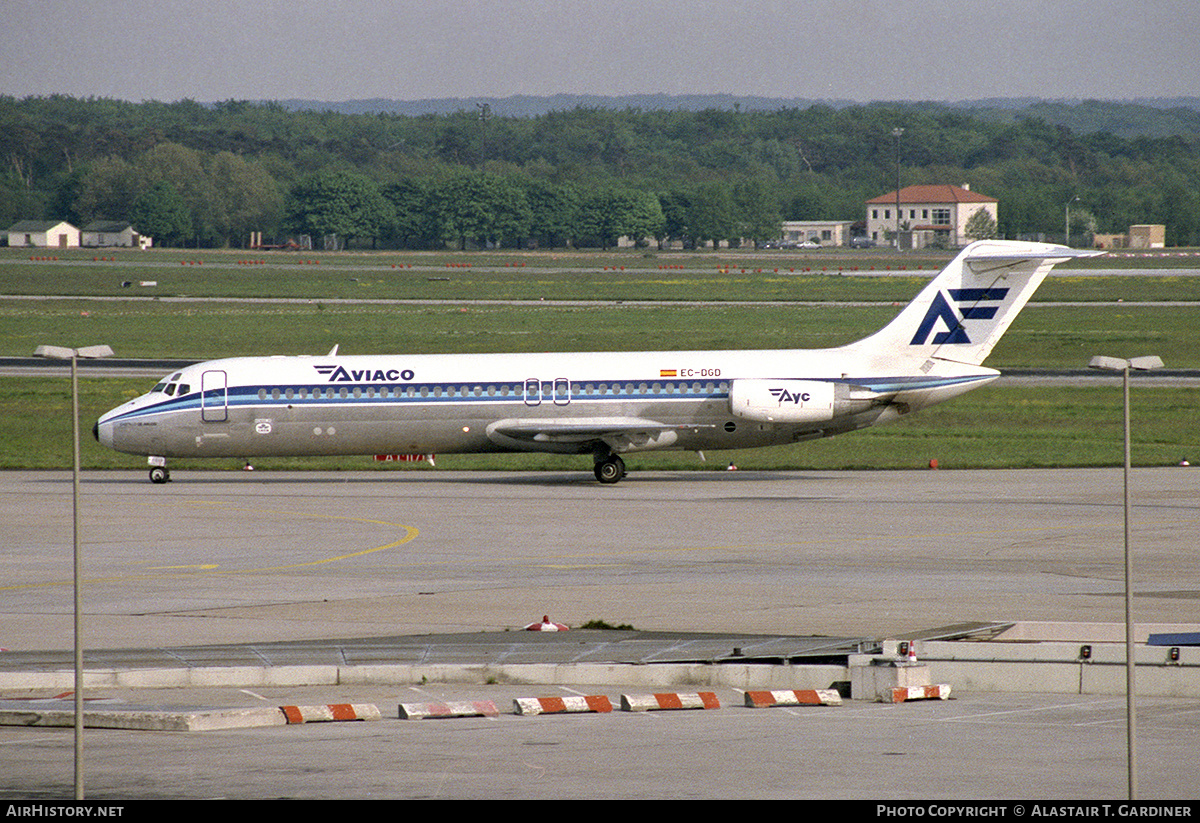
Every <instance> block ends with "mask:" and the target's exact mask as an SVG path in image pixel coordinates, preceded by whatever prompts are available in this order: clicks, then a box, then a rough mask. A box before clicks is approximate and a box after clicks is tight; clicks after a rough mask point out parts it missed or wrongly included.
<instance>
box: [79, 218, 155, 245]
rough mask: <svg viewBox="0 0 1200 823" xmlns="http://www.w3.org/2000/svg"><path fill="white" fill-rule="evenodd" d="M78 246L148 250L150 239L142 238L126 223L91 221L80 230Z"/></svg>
mask: <svg viewBox="0 0 1200 823" xmlns="http://www.w3.org/2000/svg"><path fill="white" fill-rule="evenodd" d="M79 242H80V245H83V246H88V247H90V248H95V247H101V246H123V247H126V248H132V247H134V246H136V247H138V248H143V249H145V248H149V246H150V238H149V237H143V236H142V235H140V234H138V232H137V231H135V230H134V228H133V226H132V225H131V224H129V223H127V222H120V221H106V220H93V221H92V222H91V223H88V224H87V225H86V226H84V227H83V228H82V229H80V241H79Z"/></svg>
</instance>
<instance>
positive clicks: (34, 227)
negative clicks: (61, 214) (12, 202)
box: [7, 220, 79, 249]
mask: <svg viewBox="0 0 1200 823" xmlns="http://www.w3.org/2000/svg"><path fill="white" fill-rule="evenodd" d="M7 234H8V245H10V246H14V247H20V246H29V247H33V248H42V249H72V248H78V247H79V229H77V228H75V227H74V226H72V225H71V224H70V223H68V222H67V221H65V220H22V221H21V222H19V223H13V224H12V225H11V226H9V227H8V230H7Z"/></svg>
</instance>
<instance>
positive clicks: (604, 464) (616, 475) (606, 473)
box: [596, 454, 625, 483]
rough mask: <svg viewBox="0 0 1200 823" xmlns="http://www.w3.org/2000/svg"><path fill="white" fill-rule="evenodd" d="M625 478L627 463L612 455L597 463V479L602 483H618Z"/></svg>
mask: <svg viewBox="0 0 1200 823" xmlns="http://www.w3.org/2000/svg"><path fill="white" fill-rule="evenodd" d="M624 476H625V461H624V460H622V459H621V458H620V457H618V456H617V455H615V454H614V455H612V456H610V457H608V458H606V459H604V460H600V461H598V462H597V463H596V479H597V480H599V481H600V482H601V483H616V482H617V481H618V480H620V479H621V478H622V477H624Z"/></svg>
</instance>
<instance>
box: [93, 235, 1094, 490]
mask: <svg viewBox="0 0 1200 823" xmlns="http://www.w3.org/2000/svg"><path fill="white" fill-rule="evenodd" d="M1090 254H1094V252H1080V251H1074V250H1072V249H1068V248H1066V247H1063V246H1053V245H1048V244H1041V243H1023V242H1011V241H980V242H977V243H973V244H971V245H970V246H968V247H967V248H965V249H964V250H963V251H962V252H961V253H960V254H959V255H958V256H957V257H956V258H955V259H954V260H953V261H951V262H950V263H949V264H948V265H947V266H946V268H945V269H943V270H942V271H941V272H940V273H939V274H938V275H937V277H935V278H934V279H933V280H932V281H930V282H929V283H928V284H927V285H926V287H925V288H924V289H923V290H922V291H921V293H920V294H919V295H917V297H916V298H915V299H914V300H913V302H912V303H910V304H909V305H908V306H907V307H905V308H904V309H903V310H902V311H901V312H900V314H899V315H898V316H897V317H896V318H895V319H894V320H893V321H892V322H891V323H889V324H888V325H887V326H885V327H884V328H883V329H881V330H880V331H879V332H876V333H875V334H873V335H871V336H870V337H867V338H864V339H862V340H859V341H857V342H854V343H850V344H848V345H845V346H840V347H837V348H829V349H807V350H805V349H778V350H754V351H669V352H620V353H599V352H591V353H547V354H487V355H476V354H471V355H465V354H463V355H451V354H446V355H380V356H348V357H341V356H337V354H336V349H335V350H334V351H333V352H330V354H329V355H327V356H324V357H318V356H302V357H236V358H230V359H227V360H213V361H208V362H205V363H197V364H195V365H192V366H188V367H186V368H184V369H180V370H179V371H177V372H175V373H173V374H171V375H170V376H168V377H166V378H164V379H163V380H162V381H161V382H159V383H158V384H157V385H156V386H155V387H154V388H153V389H152V390H151V391H150V392H149V393H147V394H145V395H142V396H141V397H138V398H136V399H134V400H131V401H129V402H128V403H125V404H124V405H121V406H119V407H117V408H115V409H113V410H111V411H109V412H107V413H106V414H104V415H103V416H101V418H100V419H99V421H97V423H96V426H95V429H94V431H95V434H96V437H97V439H98V440H99V441H100V442H101V443H102V444H104V445H105V446H109V447H111V448H113V449H116V450H117V451H122V452H128V453H131V454H140V455H146V456H147V457H148V458H149V461H150V464H151V466H152V468H151V471H150V477H151V479H152V480H154V481H155V482H163V481H165V480H167V479H168V478H169V474H168V470H167V465H166V461H167V459H168V458H186V457H238V458H249V457H257V456H266V455H279V456H288V455H294V456H296V455H354V454H396V453H400V454H434V453H443V454H444V453H466V452H522V451H527V452H554V453H561V454H581V455H582V454H589V455H592V458H593V461H594V472H595V475H596V478H597V479H598V480H599V481H600V482H602V483H615V482H617V481H618V480H620V479H621V477H623V476H624V474H625V464H624V461H623V460H622V458H621V455H622V454H626V453H629V452H637V451H648V450H652V449H673V450H690V451H701V452H703V451H710V450H716V449H742V448H752V447H762V446H774V445H782V444H787V443H794V442H797V441H801V440H809V439H813V438H818V437H829V436H832V435H835V434H841V433H843V432H849V431H853V430H855V429H861V428H865V427H867V426H873V425H877V424H879V423H886V422H888V421H891V420H895V419H897V418H899V417H901V416H902V415H905V414H908V413H910V412H913V411H917V410H919V409H922V408H925V407H926V406H931V405H934V404H936V403H941V402H944V401H946V400H949V399H950V398H952V397H956V396H957V395H959V394H962V393H963V392H966V391H969V390H970V389H973V388H976V387H978V386H981V385H983V384H985V383H987V382H990V381H991V380H993V379H995V378H996V377H997V376H998V374H999V372H997V371H995V370H994V369H989V368H986V367H983V366H982V365H980V364H981V363H982V362H983V360H984V359H985V358H986V357H987V356H988V354H989V353H990V352H991V350H992V348H993V347H994V346H995V344H996V342H997V341H998V340H999V339H1000V337H1001V335H1003V333H1004V331H1005V330H1006V329H1007V328H1008V326H1009V325H1010V324H1011V323H1012V321H1013V319H1014V318H1015V317H1016V315H1017V313H1018V312H1019V311H1020V310H1021V308H1022V307H1024V305H1025V304H1026V302H1027V301H1028V300H1029V298H1030V296H1031V295H1032V294H1033V292H1034V290H1035V289H1037V287H1038V285H1039V284H1040V283H1041V281H1042V279H1043V278H1044V277H1045V275H1046V274H1047V273H1048V272H1049V270H1050V269H1051V268H1052V267H1053V265H1054V264H1055V263H1059V262H1062V261H1063V260H1066V259H1069V258H1072V257H1079V256H1085V255H1090Z"/></svg>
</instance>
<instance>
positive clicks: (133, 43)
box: [0, 0, 1200, 102]
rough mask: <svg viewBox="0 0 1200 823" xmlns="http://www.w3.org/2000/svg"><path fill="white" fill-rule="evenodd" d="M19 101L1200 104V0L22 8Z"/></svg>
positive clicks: (16, 50)
mask: <svg viewBox="0 0 1200 823" xmlns="http://www.w3.org/2000/svg"><path fill="white" fill-rule="evenodd" d="M0 22H2V23H3V26H4V33H3V35H0V94H9V95H14V96H17V97H24V96H27V95H48V94H56V93H57V94H68V95H73V96H77V97H87V96H96V97H115V98H120V99H125V100H133V101H140V100H151V99H153V100H163V101H174V100H180V99H183V98H191V99H194V100H199V101H205V102H207V101H213V100H226V99H231V98H233V99H254V100H257V99H287V98H307V99H316V100H325V101H340V100H351V99H364V98H374V97H386V98H395V99H400V100H419V99H424V98H439V97H507V96H510V95H516V94H528V95H549V94H557V93H569V94H602V95H621V94H640V93H659V92H661V93H667V94H706V93H728V94H735V95H763V96H778V97H805V98H837V99H850V100H856V101H863V102H865V101H871V100H964V99H975V98H981V97H1024V96H1034V97H1045V98H1052V99H1055V98H1074V97H1093V98H1100V99H1115V100H1122V99H1130V98H1134V97H1174V96H1200V0H1141V1H1140V2H1126V0H1063V1H1062V2H1058V1H1057V0H991V1H990V2H982V1H981V0H980V1H977V0H959V2H949V0H945V1H940V0H792V2H772V1H771V0H745V1H744V2H738V0H691V2H688V1H687V0H637V1H636V2H619V1H618V0H559V1H558V2H553V0H495V1H494V2H487V1H486V0H450V1H449V2H448V1H447V0H425V2H413V1H412V0H373V1H372V2H367V1H366V0H324V1H323V2H312V1H311V0H259V1H258V2H256V1H255V0H237V2H234V0H203V1H201V0H197V1H196V2H187V1H185V0H146V1H145V2H143V1H142V0H104V1H103V2H100V0H74V1H73V2H72V1H70V0H7V2H5V4H4V14H3V15H0Z"/></svg>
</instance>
